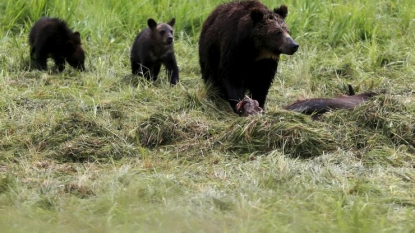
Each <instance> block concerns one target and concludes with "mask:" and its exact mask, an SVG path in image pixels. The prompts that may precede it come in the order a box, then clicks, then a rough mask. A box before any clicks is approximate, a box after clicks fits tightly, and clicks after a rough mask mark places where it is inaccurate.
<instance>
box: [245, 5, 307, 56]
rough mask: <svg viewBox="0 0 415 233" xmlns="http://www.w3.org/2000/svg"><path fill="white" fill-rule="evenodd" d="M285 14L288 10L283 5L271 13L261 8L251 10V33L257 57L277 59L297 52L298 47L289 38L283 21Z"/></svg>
mask: <svg viewBox="0 0 415 233" xmlns="http://www.w3.org/2000/svg"><path fill="white" fill-rule="evenodd" d="M287 14H288V8H287V7H286V6H285V5H281V6H280V7H279V8H275V9H274V10H273V11H270V10H265V9H263V8H253V9H252V10H251V20H252V22H253V32H252V33H253V38H254V42H255V46H256V48H257V49H258V50H259V51H260V55H259V56H264V57H263V58H267V56H269V57H270V58H274V59H278V56H279V55H280V54H288V55H292V54H294V53H295V52H296V51H297V50H298V47H299V45H298V44H297V42H295V41H294V40H293V38H291V36H290V31H289V30H288V27H287V25H286V24H285V21H284V19H285V18H286V17H287Z"/></svg>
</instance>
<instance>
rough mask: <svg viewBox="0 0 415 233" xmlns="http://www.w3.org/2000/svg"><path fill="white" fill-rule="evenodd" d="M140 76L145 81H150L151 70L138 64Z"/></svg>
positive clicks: (145, 65)
mask: <svg viewBox="0 0 415 233" xmlns="http://www.w3.org/2000/svg"><path fill="white" fill-rule="evenodd" d="M140 68H141V73H142V74H143V75H142V76H143V77H144V78H146V79H147V80H151V69H150V68H149V65H148V64H140Z"/></svg>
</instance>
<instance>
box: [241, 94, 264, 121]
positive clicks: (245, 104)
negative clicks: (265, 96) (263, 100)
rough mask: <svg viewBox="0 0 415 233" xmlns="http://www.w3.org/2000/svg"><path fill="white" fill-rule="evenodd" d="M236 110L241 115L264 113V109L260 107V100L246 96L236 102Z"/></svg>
mask: <svg viewBox="0 0 415 233" xmlns="http://www.w3.org/2000/svg"><path fill="white" fill-rule="evenodd" d="M236 112H237V113H238V114H239V115H240V116H250V115H255V114H263V113H264V110H263V109H262V108H261V107H259V103H258V101H256V100H254V99H251V98H249V97H248V96H245V98H244V99H243V100H241V101H239V103H238V104H236Z"/></svg>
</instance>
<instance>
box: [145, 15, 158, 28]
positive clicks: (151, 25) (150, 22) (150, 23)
mask: <svg viewBox="0 0 415 233" xmlns="http://www.w3.org/2000/svg"><path fill="white" fill-rule="evenodd" d="M147 25H148V27H149V28H150V29H151V30H153V29H154V28H156V27H157V22H156V21H155V20H154V19H151V18H150V19H148V20H147Z"/></svg>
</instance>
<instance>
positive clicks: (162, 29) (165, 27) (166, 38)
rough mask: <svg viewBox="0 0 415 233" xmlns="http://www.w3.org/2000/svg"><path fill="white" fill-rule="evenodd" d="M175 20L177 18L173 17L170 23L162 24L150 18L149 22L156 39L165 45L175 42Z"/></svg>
mask: <svg viewBox="0 0 415 233" xmlns="http://www.w3.org/2000/svg"><path fill="white" fill-rule="evenodd" d="M175 22H176V19H175V18H172V19H171V20H170V21H169V22H168V23H160V24H157V22H156V21H155V20H154V19H148V21H147V24H148V27H149V28H150V30H151V33H152V36H153V38H155V39H156V41H158V42H159V43H161V44H163V45H171V44H173V27H174V23H175Z"/></svg>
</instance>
